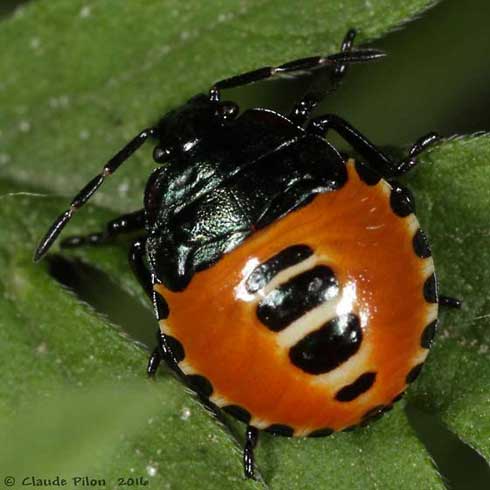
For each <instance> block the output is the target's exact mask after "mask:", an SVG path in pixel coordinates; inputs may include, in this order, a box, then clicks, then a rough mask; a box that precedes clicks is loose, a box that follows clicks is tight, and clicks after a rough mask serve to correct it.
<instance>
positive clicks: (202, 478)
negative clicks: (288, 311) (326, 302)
mask: <svg viewBox="0 0 490 490" xmlns="http://www.w3.org/2000/svg"><path fill="white" fill-rule="evenodd" d="M13 187H14V186H13V185H12V184H9V183H5V182H4V183H3V185H0V189H2V188H10V189H11V190H12V188H13ZM0 202H1V206H0V223H1V226H2V227H1V230H2V231H1V233H0V268H1V270H2V271H3V272H4V274H3V275H2V278H1V280H0V311H2V313H3V314H2V316H1V317H0V343H1V345H3V346H5V354H4V356H2V360H1V361H0V362H1V364H0V369H1V370H2V371H1V372H2V373H5V374H4V376H3V378H4V379H3V383H2V384H1V385H0V386H1V388H0V403H1V405H0V408H1V411H0V413H3V414H4V416H5V417H8V416H9V415H10V414H11V413H14V412H15V408H16V407H17V406H19V405H23V406H29V405H31V403H32V400H33V399H34V400H35V399H37V398H46V397H48V398H52V397H53V398H54V397H55V396H56V393H59V392H60V391H61V390H62V389H63V388H65V389H67V388H71V389H73V387H80V389H89V388H90V389H91V390H99V391H101V388H98V386H99V385H100V384H103V382H105V381H106V380H107V379H109V380H110V381H111V383H114V385H115V387H116V388H115V389H116V390H117V392H121V393H124V392H125V390H126V383H128V382H130V383H134V382H136V381H137V380H140V382H141V383H143V384H144V383H145V381H144V366H145V355H144V354H143V352H142V351H141V349H140V348H139V347H137V346H136V345H135V344H134V343H132V342H131V340H130V339H128V338H127V337H125V336H123V335H122V334H121V332H120V331H119V330H118V329H117V327H115V326H112V325H111V324H109V323H108V322H107V320H104V319H102V318H101V317H100V316H99V315H98V314H97V313H95V312H94V311H93V310H92V308H91V307H90V306H88V305H86V304H83V303H80V302H78V301H77V299H76V298H75V297H74V296H73V294H72V293H70V292H69V291H67V290H65V289H64V288H63V287H61V286H60V285H59V284H58V283H56V282H55V281H53V279H52V278H51V277H50V276H49V273H48V270H49V269H48V264H47V263H46V262H42V263H40V264H34V263H33V262H32V251H33V249H34V247H35V244H36V242H37V240H38V237H39V236H40V235H41V234H42V231H43V230H45V229H46V227H47V226H48V224H49V222H50V221H51V219H52V217H53V216H54V215H56V210H58V209H59V208H60V206H62V205H63V200H62V199H58V198H56V199H53V198H48V197H40V196H36V195H23V194H20V195H16V193H15V192H14V193H11V194H10V195H9V194H5V195H4V196H3V197H2V198H1V200H0ZM84 215H85V216H78V217H77V219H76V221H75V222H74V223H73V226H70V232H72V233H77V232H81V231H82V230H87V228H88V229H97V228H100V227H101V226H102V224H103V223H104V222H105V220H106V219H107V217H108V213H107V212H106V211H101V210H99V209H97V208H96V207H95V206H92V205H88V206H87V208H86V212H85V213H84ZM82 218H85V219H82ZM87 218H88V219H87ZM125 248H127V247H125V246H124V244H121V243H119V244H113V245H108V246H104V247H99V248H88V249H79V250H76V251H74V252H73V253H72V254H71V255H73V256H77V257H79V258H80V259H82V260H83V261H85V262H87V263H91V264H93V265H94V266H97V267H99V268H100V269H101V270H103V271H104V272H106V273H107V274H108V275H109V276H110V277H111V278H112V279H113V280H114V284H115V286H121V287H122V288H123V289H125V290H126V291H127V292H128V294H131V295H133V294H134V285H135V280H134V279H131V278H130V274H129V270H128V266H127V263H126V258H125ZM136 294H138V295H139V294H140V293H136ZM146 305H147V307H148V308H149V305H148V304H147V303H146ZM33 361H34V362H33ZM146 383H147V382H146ZM152 388H154V389H153V390H152V392H151V393H148V394H146V395H145V397H146V398H148V399H149V401H150V402H152V404H151V403H150V407H156V408H155V409H153V410H150V408H148V410H147V409H146V408H145V409H137V410H135V411H134V414H133V415H134V419H133V420H131V427H130V428H129V429H128V431H130V434H129V435H128V436H127V440H126V441H125V443H124V444H122V443H121V442H120V440H119V439H118V438H117V437H116V436H117V435H118V430H117V427H120V428H121V431H122V430H123V429H124V431H126V422H127V419H128V417H130V414H131V411H130V410H123V411H122V412H121V413H119V414H117V418H116V419H115V420H114V421H113V422H114V425H113V426H112V427H111V425H109V426H107V424H106V423H105V422H102V424H101V423H98V422H97V427H99V429H100V431H101V433H104V441H107V442H104V443H103V444H102V447H101V448H100V447H99V445H98V443H97V440H96V438H95V437H94V434H97V432H96V431H95V430H94V428H93V426H92V424H93V421H94V418H95V420H97V421H99V420H100V421H104V420H105V419H106V418H107V416H108V415H107V414H108V413H109V414H112V413H113V412H114V408H112V407H113V406H114V405H115V404H114V403H111V402H107V403H102V404H98V406H97V407H96V408H95V409H94V410H93V411H89V410H88V408H87V405H88V404H89V403H90V398H91V397H92V396H96V395H87V396H86V397H85V399H84V401H82V402H78V401H77V399H75V401H74V402H73V404H72V405H70V402H69V396H70V395H67V396H66V397H65V399H67V400H68V401H63V400H62V401H60V402H58V401H56V402H54V405H56V404H57V403H59V404H60V407H61V408H60V410H61V412H62V413H67V412H68V413H71V412H72V411H73V412H75V413H77V416H76V417H74V420H77V428H79V427H80V430H79V432H78V437H77V441H78V445H79V446H83V447H84V448H86V447H87V446H89V445H90V444H93V446H94V450H95V448H98V451H97V454H96V455H95V454H94V455H93V459H90V458H88V457H89V456H90V452H88V451H84V452H82V453H81V455H80V458H81V459H80V460H78V459H76V458H75V456H73V455H72V454H71V453H69V454H68V455H67V459H68V463H69V464H68V463H67V466H69V467H77V468H82V469H83V470H84V471H85V473H87V472H89V471H92V473H88V474H97V475H99V476H100V477H104V478H106V479H108V480H109V479H111V478H112V479H114V478H116V477H117V476H118V475H120V474H126V473H127V470H128V468H134V475H145V474H147V473H145V472H146V471H147V470H146V468H147V466H148V465H150V466H154V465H157V466H158V468H159V473H158V474H157V476H155V477H154V478H153V479H152V481H155V482H157V481H158V484H159V485H160V486H161V485H162V484H164V483H165V484H169V485H175V486H176V488H186V489H188V488H189V489H191V488H200V489H202V488H204V489H212V488H223V482H228V483H226V485H228V487H227V488H229V487H231V488H240V489H241V488H244V489H245V488H254V487H266V488H273V489H288V490H289V489H292V490H295V489H314V488H317V487H318V485H319V484H325V485H326V484H328V485H330V484H332V485H333V486H335V487H336V488H338V489H339V490H343V489H356V488H359V489H360V488H362V489H368V490H370V489H375V488H379V486H381V487H383V488H390V485H392V484H393V482H398V481H399V480H400V479H403V481H404V482H406V486H405V488H407V489H409V490H410V489H412V488H413V489H416V488H420V487H421V486H422V485H428V486H426V487H424V488H431V489H432V488H433V489H440V488H443V486H442V483H441V481H440V478H439V475H438V474H437V472H436V471H435V470H434V468H433V466H432V463H431V461H430V458H429V457H428V455H427V453H426V452H425V450H424V447H423V445H422V444H421V443H420V441H418V439H417V438H416V436H415V434H414V432H413V430H412V429H411V427H410V426H409V425H408V422H407V417H406V414H405V412H404V410H403V404H399V405H398V406H397V407H396V408H395V409H394V410H393V412H391V413H390V414H388V415H387V416H385V417H384V420H383V422H382V423H377V424H374V425H372V426H370V427H367V428H365V429H364V430H361V431H356V432H352V433H340V434H336V435H333V436H331V437H329V438H324V439H317V440H314V439H302V440H292V439H288V438H280V437H273V436H270V435H268V434H265V433H264V434H262V435H261V442H260V445H259V449H258V451H257V460H258V462H259V471H260V474H261V475H262V476H263V478H264V480H265V482H266V483H255V482H250V481H245V480H243V477H242V468H241V454H240V452H239V450H238V445H237V441H239V443H240V445H241V444H242V442H241V435H239V436H237V435H236V434H237V433H240V434H242V433H243V431H244V426H243V425H242V424H238V423H237V424H229V425H228V426H227V427H223V426H222V425H220V424H219V423H218V422H217V421H216V420H214V419H213V418H212V417H211V416H210V415H209V414H208V413H207V412H206V410H205V409H204V408H202V407H201V406H200V405H199V404H198V403H197V401H195V400H194V399H193V398H192V396H191V395H190V394H189V393H188V392H187V391H186V389H185V388H184V387H183V386H182V385H181V384H180V383H178V382H177V381H176V380H174V379H173V378H172V377H170V376H169V375H168V374H163V375H161V376H159V380H158V382H157V383H156V386H152ZM89 393H92V391H89ZM97 396H98V395H97ZM110 396H111V394H110V393H109V395H108V397H110ZM151 396H154V397H155V398H156V400H157V401H156V402H155V400H151ZM67 397H68V398H67ZM127 397H128V395H124V396H122V400H127ZM145 397H142V400H146V398H145ZM55 400H58V398H55ZM143 403H144V404H147V402H146V401H144V402H143ZM104 405H105V408H106V410H107V412H106V413H105V415H104V416H103V415H101V412H103V409H104ZM116 405H117V403H116ZM66 406H70V409H65V408H63V407H66ZM77 407H78V408H77ZM131 407H133V405H132V404H131ZM50 410H51V409H50V408H49V407H48V408H45V407H43V406H42V407H41V409H40V411H39V412H35V413H32V412H29V413H28V414H27V415H24V416H23V417H21V418H20V419H18V421H17V422H14V425H13V427H14V429H13V430H14V431H17V430H18V428H19V427H21V426H22V425H23V424H24V423H25V420H26V418H27V419H30V420H31V423H30V425H29V426H28V430H26V431H23V434H26V433H27V434H29V433H32V434H38V433H39V434H41V433H43V432H42V431H43V426H44V422H43V420H44V418H45V415H44V414H46V413H48V412H49V411H50ZM188 410H190V412H191V413H192V416H191V417H187V413H188ZM84 412H87V413H88V414H89V415H87V417H85V416H84ZM115 413H117V411H116V412H115ZM56 417H59V414H57V411H56V410H55V411H54V418H55V420H56ZM149 418H151V419H152V420H153V422H152V423H151V424H150V425H149V424H148V420H149ZM118 420H119V421H120V424H121V425H119V426H118V425H115V424H116V423H117V421H118ZM138 420H139V421H140V424H139V425H138V423H137V421H138ZM39 421H41V422H42V426H41V427H40V426H39ZM47 427H48V428H49V429H50V430H51V429H53V430H54V427H56V422H52V423H50V424H49V425H48V426H47ZM0 428H1V427H0ZM106 429H107V431H108V433H106ZM64 430H66V428H65V426H64V425H61V426H60V431H61V432H62V431H64ZM73 437H75V436H73ZM52 439H53V445H54V448H51V449H50V451H51V453H50V454H52V459H53V460H54V461H56V460H57V459H58V457H57V456H56V455H57V454H58V453H57V451H56V450H55V449H56V444H57V443H58V441H63V440H66V438H63V436H62V434H55V435H54V436H53V438H52ZM70 439H71V438H70ZM111 443H112V444H111ZM26 445H27V446H30V448H31V450H32V451H31V452H30V453H29V452H27V455H24V456H23V458H24V460H23V467H28V466H27V463H26V461H28V462H29V461H32V462H33V467H36V468H37V465H36V464H35V462H36V461H40V460H41V461H44V459H40V455H39V453H38V452H37V451H38V446H37V445H34V444H25V445H23V447H25V446H26ZM104 448H105V449H106V450H105V452H104ZM108 448H112V453H111V451H110V450H109V449H108ZM12 449H13V448H12ZM42 449H44V448H42ZM9 451H10V449H9ZM9 451H8V452H7V454H10V452H9ZM101 454H102V456H101ZM1 456H2V454H1V453H0V457H1ZM16 457H18V454H17V456H16V455H15V454H14V455H12V456H11V458H10V460H11V459H12V458H14V459H15V458H16ZM87 458H88V459H87ZM48 459H49V458H48ZM407 460H410V461H412V462H413V465H407V464H406V461H407ZM7 461H9V460H7ZM101 461H102V462H101ZM106 461H109V463H106ZM0 463H2V461H1V460H0ZM3 466H5V465H4V464H3V463H2V467H3ZM50 467H51V466H50ZM92 468H95V469H92ZM43 471H44V470H43ZM155 484H156V483H155ZM158 488H160V487H158Z"/></svg>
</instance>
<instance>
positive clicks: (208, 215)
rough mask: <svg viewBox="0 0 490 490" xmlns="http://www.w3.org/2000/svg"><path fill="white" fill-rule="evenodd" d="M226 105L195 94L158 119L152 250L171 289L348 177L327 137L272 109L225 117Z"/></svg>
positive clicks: (150, 194) (150, 208)
mask: <svg viewBox="0 0 490 490" xmlns="http://www.w3.org/2000/svg"><path fill="white" fill-rule="evenodd" d="M226 104H227V103H226V102H225V103H219V102H212V101H209V99H208V98H206V97H205V96H197V97H195V98H193V99H191V100H190V101H189V102H188V104H186V105H185V106H183V107H182V108H181V109H180V110H177V111H173V112H171V113H169V114H168V115H167V116H166V117H165V118H164V119H162V121H161V122H160V124H159V126H158V131H159V134H158V136H159V139H160V143H159V145H158V146H157V149H156V150H155V154H156V156H157V157H163V155H165V157H166V159H167V161H166V162H165V163H164V164H163V166H162V167H161V168H158V169H157V170H155V171H154V173H153V175H152V176H151V178H150V180H149V182H148V185H147V188H146V192H145V210H146V217H147V222H146V227H147V232H148V239H147V244H146V252H147V257H148V259H149V263H150V266H151V268H152V269H153V271H154V273H155V275H156V276H157V277H159V278H160V280H161V281H162V282H163V283H164V284H165V285H166V286H167V287H168V288H169V289H172V290H181V289H183V288H185V286H186V285H187V284H188V282H189V281H190V279H191V277H192V275H193V274H194V273H195V272H196V271H198V270H201V269H203V268H206V267H208V266H210V265H211V264H213V263H214V262H216V260H218V259H219V257H221V256H222V255H223V254H224V253H226V252H229V251H230V250H232V249H233V248H235V247H236V246H238V245H239V244H240V243H242V242H243V241H244V240H245V239H246V237H247V236H249V235H250V234H251V233H252V232H253V231H254V230H256V229H259V228H262V227H264V226H266V225H269V224H271V223H272V222H273V221H274V220H276V219H278V218H280V217H281V216H284V215H285V214H287V213H288V212H290V211H291V210H293V209H295V208H297V207H299V206H301V205H304V204H305V203H306V202H308V200H309V199H311V198H312V197H313V196H314V195H315V194H316V193H319V192H327V191H331V190H334V189H337V188H338V187H340V186H342V185H343V183H344V182H345V180H346V178H347V177H346V169H345V164H344V162H343V160H342V158H341V156H340V155H339V153H338V152H337V151H336V150H335V149H334V148H333V147H332V146H331V145H330V144H329V143H327V142H326V141H325V140H324V139H322V138H320V137H319V136H316V135H313V134H309V133H307V132H305V131H304V129H303V128H301V127H300V126H297V125H295V124H293V123H292V122H291V121H290V120H289V119H287V118H286V117H284V116H282V115H279V114H277V113H275V112H273V111H270V110H266V109H251V110H248V111H245V112H244V113H243V114H240V115H238V116H237V117H233V118H230V117H229V113H230V111H227V112H226V114H227V115H228V117H222V113H223V106H225V105H226ZM188 121H190V122H189V123H188ZM173 131H175V132H177V133H178V134H176V135H175V136H172V132H173ZM165 141H172V145H173V146H172V147H166V146H165ZM176 142H178V143H176Z"/></svg>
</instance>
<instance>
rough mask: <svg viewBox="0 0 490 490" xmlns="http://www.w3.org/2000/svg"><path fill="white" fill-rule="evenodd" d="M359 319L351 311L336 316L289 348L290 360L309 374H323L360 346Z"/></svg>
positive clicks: (343, 360) (348, 356)
mask: <svg viewBox="0 0 490 490" xmlns="http://www.w3.org/2000/svg"><path fill="white" fill-rule="evenodd" d="M361 342H362V329H361V324H360V321H359V318H358V317H357V316H356V315H353V314H352V313H349V314H348V315H345V316H340V317H336V318H334V319H333V320H330V321H329V322H327V323H326V324H325V325H323V326H322V327H321V328H319V329H318V330H315V331H314V332H311V333H309V334H308V335H306V336H305V337H303V338H302V339H301V340H300V341H299V342H298V343H297V344H296V345H294V346H293V347H291V349H290V350H289V358H290V359H291V362H292V363H293V364H294V365H295V366H296V367H298V368H299V369H301V370H303V371H305V372H307V373H309V374H323V373H327V372H329V371H331V370H332V369H335V368H336V367H338V366H340V365H341V364H342V363H344V362H345V361H347V359H349V358H350V357H351V356H353V355H354V354H355V353H356V352H357V351H358V350H359V347H360V346H361Z"/></svg>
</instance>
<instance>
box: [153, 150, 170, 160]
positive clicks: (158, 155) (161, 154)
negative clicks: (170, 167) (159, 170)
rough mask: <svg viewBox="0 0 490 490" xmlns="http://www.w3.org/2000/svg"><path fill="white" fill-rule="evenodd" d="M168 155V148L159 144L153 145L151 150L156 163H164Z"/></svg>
mask: <svg viewBox="0 0 490 490" xmlns="http://www.w3.org/2000/svg"><path fill="white" fill-rule="evenodd" d="M169 156H170V150H169V149H168V148H162V147H161V146H155V149H154V150H153V160H155V162H157V163H164V162H166V161H167V160H168V157H169Z"/></svg>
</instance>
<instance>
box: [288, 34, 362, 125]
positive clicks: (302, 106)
mask: <svg viewBox="0 0 490 490" xmlns="http://www.w3.org/2000/svg"><path fill="white" fill-rule="evenodd" d="M355 36H356V30H355V29H350V30H349V31H348V32H347V34H346V35H345V37H344V40H343V41H342V44H341V46H340V52H341V53H349V52H351V51H352V45H353V44H354V38H355ZM347 66H348V65H347V64H345V63H343V64H338V65H337V66H336V67H335V68H334V70H333V73H331V74H330V82H331V83H332V86H330V87H327V88H326V87H325V79H324V77H322V78H321V79H319V80H317V81H316V83H315V84H314V86H313V87H310V89H309V90H308V92H307V93H306V94H305V95H304V96H303V97H302V99H301V100H300V101H299V102H298V103H297V104H296V105H295V106H294V107H293V110H292V111H291V113H290V114H289V116H288V117H289V119H291V120H292V121H293V122H294V123H295V124H297V125H298V126H303V124H304V123H305V122H306V121H307V120H308V118H309V117H310V115H311V113H312V112H313V110H314V109H315V107H316V106H317V105H318V104H319V103H320V102H321V101H322V100H323V99H324V98H325V97H326V96H327V95H328V94H329V93H331V92H333V91H335V90H336V89H337V88H338V86H339V84H340V82H341V80H342V79H343V78H344V76H345V74H346V73H347Z"/></svg>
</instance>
